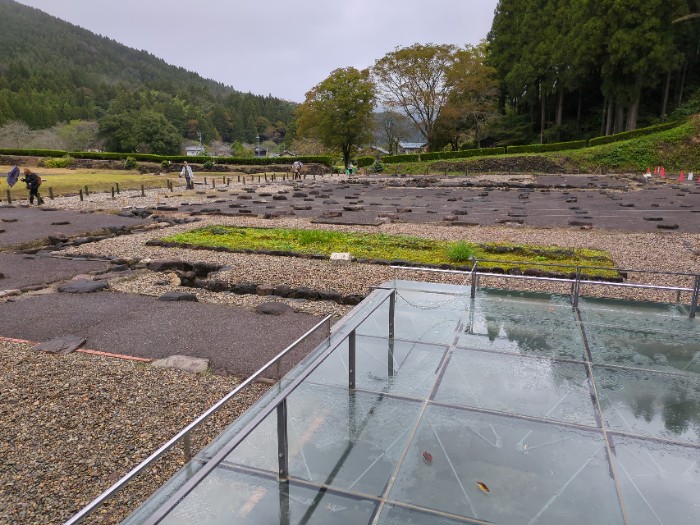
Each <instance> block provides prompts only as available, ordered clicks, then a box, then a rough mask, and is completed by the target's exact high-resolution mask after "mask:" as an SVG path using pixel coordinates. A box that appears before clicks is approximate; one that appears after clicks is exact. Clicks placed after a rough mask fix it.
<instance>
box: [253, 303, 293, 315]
mask: <svg viewBox="0 0 700 525" xmlns="http://www.w3.org/2000/svg"><path fill="white" fill-rule="evenodd" d="M293 311H294V309H293V308H292V307H291V306H289V305H286V304H284V303H262V304H259V305H258V306H256V307H255V312H256V313H259V314H263V315H284V314H286V313H288V312H293Z"/></svg>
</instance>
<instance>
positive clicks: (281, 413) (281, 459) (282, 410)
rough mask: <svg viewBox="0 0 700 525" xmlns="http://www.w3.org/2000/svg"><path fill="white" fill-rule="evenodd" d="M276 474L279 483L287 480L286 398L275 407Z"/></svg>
mask: <svg viewBox="0 0 700 525" xmlns="http://www.w3.org/2000/svg"><path fill="white" fill-rule="evenodd" d="M277 474H278V478H279V480H280V481H288V480H289V441H288V436H287V398H284V399H283V400H282V402H281V403H280V404H279V405H277Z"/></svg>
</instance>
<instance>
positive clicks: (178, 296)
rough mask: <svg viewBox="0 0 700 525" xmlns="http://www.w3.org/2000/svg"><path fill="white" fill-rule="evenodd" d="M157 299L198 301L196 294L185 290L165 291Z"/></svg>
mask: <svg viewBox="0 0 700 525" xmlns="http://www.w3.org/2000/svg"><path fill="white" fill-rule="evenodd" d="M158 300H159V301H190V302H195V303H196V302H199V300H198V299H197V296H196V295H195V294H193V293H187V292H174V291H173V292H166V293H164V294H163V295H161V296H160V297H159V298H158Z"/></svg>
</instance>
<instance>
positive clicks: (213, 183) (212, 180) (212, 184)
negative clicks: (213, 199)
mask: <svg viewBox="0 0 700 525" xmlns="http://www.w3.org/2000/svg"><path fill="white" fill-rule="evenodd" d="M211 187H212V188H216V179H215V178H214V177H212V178H211Z"/></svg>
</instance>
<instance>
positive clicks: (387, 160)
mask: <svg viewBox="0 0 700 525" xmlns="http://www.w3.org/2000/svg"><path fill="white" fill-rule="evenodd" d="M382 162H384V164H398V163H399V162H420V154H418V153H406V154H405V155H387V156H386V157H382Z"/></svg>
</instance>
